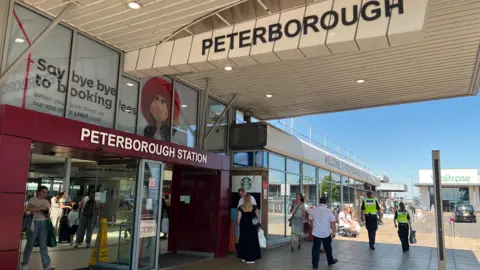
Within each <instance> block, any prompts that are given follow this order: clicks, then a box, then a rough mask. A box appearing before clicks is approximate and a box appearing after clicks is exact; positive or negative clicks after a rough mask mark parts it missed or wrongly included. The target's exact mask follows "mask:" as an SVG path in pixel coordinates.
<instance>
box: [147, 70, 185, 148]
mask: <svg viewBox="0 0 480 270" xmlns="http://www.w3.org/2000/svg"><path fill="white" fill-rule="evenodd" d="M171 103H172V84H171V83H170V82H168V81H166V80H164V79H162V78H152V79H149V80H148V81H147V82H146V83H145V85H144V86H143V88H142V96H141V109H142V114H143V117H144V118H145V120H146V122H147V126H146V127H145V128H144V130H143V135H144V136H146V137H148V138H154V139H158V140H162V141H168V140H169V139H170V138H169V137H170V117H171V115H170V114H171V112H172V109H171V108H172V107H171ZM179 115H180V98H179V96H178V93H177V92H176V91H175V101H174V108H173V124H174V125H176V124H178V117H179ZM173 131H174V132H175V130H173ZM172 134H173V133H172Z"/></svg>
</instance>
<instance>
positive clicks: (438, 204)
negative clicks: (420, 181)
mask: <svg viewBox="0 0 480 270" xmlns="http://www.w3.org/2000/svg"><path fill="white" fill-rule="evenodd" d="M432 171H433V191H434V195H435V227H436V229H437V230H436V233H437V253H438V270H446V267H447V264H446V255H445V234H444V231H443V207H442V182H441V177H440V176H441V169H440V151H438V150H436V151H432Z"/></svg>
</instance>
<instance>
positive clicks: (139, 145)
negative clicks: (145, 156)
mask: <svg viewBox="0 0 480 270" xmlns="http://www.w3.org/2000/svg"><path fill="white" fill-rule="evenodd" d="M141 148H142V143H141V142H140V141H139V140H134V141H133V150H135V151H140V149H141Z"/></svg>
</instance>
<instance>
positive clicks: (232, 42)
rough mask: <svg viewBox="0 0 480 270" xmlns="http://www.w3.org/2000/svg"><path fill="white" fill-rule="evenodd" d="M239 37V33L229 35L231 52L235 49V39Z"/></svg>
mask: <svg viewBox="0 0 480 270" xmlns="http://www.w3.org/2000/svg"><path fill="white" fill-rule="evenodd" d="M236 36H238V32H235V33H231V34H228V35H227V38H228V39H229V42H230V50H233V49H234V47H235V46H234V45H235V37H236Z"/></svg>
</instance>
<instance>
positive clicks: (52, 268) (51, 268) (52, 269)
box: [45, 264, 55, 270]
mask: <svg viewBox="0 0 480 270" xmlns="http://www.w3.org/2000/svg"><path fill="white" fill-rule="evenodd" d="M45 270H55V266H53V265H51V264H50V265H49V266H48V267H47V268H45Z"/></svg>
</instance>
